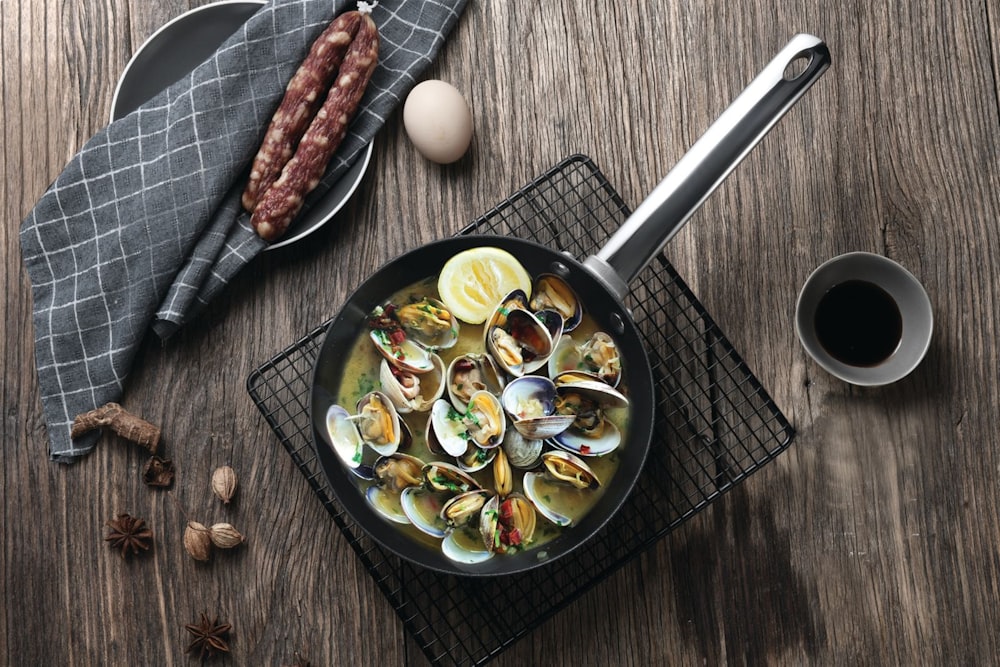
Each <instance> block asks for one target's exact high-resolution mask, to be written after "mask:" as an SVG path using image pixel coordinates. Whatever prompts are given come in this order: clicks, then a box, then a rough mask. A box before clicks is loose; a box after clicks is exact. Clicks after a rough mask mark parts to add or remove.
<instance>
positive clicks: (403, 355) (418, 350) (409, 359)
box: [368, 329, 434, 374]
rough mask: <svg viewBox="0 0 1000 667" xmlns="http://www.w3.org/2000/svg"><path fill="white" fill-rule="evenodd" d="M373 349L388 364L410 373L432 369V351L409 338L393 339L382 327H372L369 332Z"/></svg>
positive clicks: (425, 371) (426, 371)
mask: <svg viewBox="0 0 1000 667" xmlns="http://www.w3.org/2000/svg"><path fill="white" fill-rule="evenodd" d="M368 336H369V338H371V341H372V343H373V344H374V345H375V349H376V350H378V351H379V354H381V355H382V356H383V357H384V358H385V359H386V360H388V362H389V363H390V364H392V365H393V366H396V367H397V368H401V369H403V370H404V371H409V372H411V373H417V374H419V373H429V372H430V371H432V370H434V361H433V360H432V359H431V355H432V354H433V352H431V351H430V350H428V349H427V348H425V347H422V346H420V345H418V344H417V343H416V341H413V340H411V339H409V338H404V339H403V340H400V341H393V339H392V338H391V337H390V335H389V334H388V333H386V332H385V331H384V330H382V329H373V330H372V331H371V332H370V333H369V334H368Z"/></svg>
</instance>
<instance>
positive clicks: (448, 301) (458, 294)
mask: <svg viewBox="0 0 1000 667" xmlns="http://www.w3.org/2000/svg"><path fill="white" fill-rule="evenodd" d="M516 289H521V290H524V293H525V294H527V295H528V296H529V297H530V296H531V276H529V275H528V272H527V271H526V270H525V268H524V267H523V266H521V263H520V262H519V261H517V259H516V258H515V257H514V256H513V255H511V254H510V253H509V252H507V251H506V250H501V249H500V248H493V247H489V246H487V247H483V248H470V249H469V250H463V251H462V252H460V253H458V254H457V255H455V256H454V257H452V258H451V259H449V260H448V262H447V263H446V264H445V265H444V268H443V269H441V275H439V276H438V294H439V295H440V296H441V301H442V302H443V303H444V305H445V306H447V307H448V310H450V311H451V312H452V314H453V315H454V316H455V317H457V318H458V319H460V320H462V321H463V322H468V323H469V324H482V323H483V322H485V321H486V318H487V317H489V315H490V313H492V312H493V309H494V308H496V307H497V305H498V304H499V303H500V300H501V299H503V298H504V297H505V296H507V295H508V294H510V292H512V291H513V290H516Z"/></svg>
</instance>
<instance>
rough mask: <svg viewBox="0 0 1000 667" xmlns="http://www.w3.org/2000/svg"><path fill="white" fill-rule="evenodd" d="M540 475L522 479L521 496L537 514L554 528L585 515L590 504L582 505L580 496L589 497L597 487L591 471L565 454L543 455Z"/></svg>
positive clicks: (552, 453) (570, 522)
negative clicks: (522, 490)
mask: <svg viewBox="0 0 1000 667" xmlns="http://www.w3.org/2000/svg"><path fill="white" fill-rule="evenodd" d="M543 460H544V467H543V470H542V472H529V473H527V474H526V475H525V476H524V480H523V485H524V495H525V496H527V497H528V499H529V500H531V502H532V503H533V504H534V506H535V509H537V510H538V513H539V514H541V515H542V516H544V517H545V518H546V519H548V520H549V521H551V522H552V523H554V524H556V525H557V526H570V525H573V524H574V523H576V522H577V521H578V520H579V519H580V518H581V517H582V516H583V515H584V514H585V513H586V509H581V508H586V507H588V506H589V503H586V502H583V503H581V502H580V501H581V498H582V494H592V493H593V492H594V491H595V490H596V489H598V488H599V487H600V482H599V481H598V480H597V476H596V475H594V473H593V471H592V470H591V469H590V468H589V467H588V466H587V464H585V463H584V462H583V461H581V460H580V459H578V458H576V457H575V456H573V455H572V454H567V453H565V452H546V454H545V456H544V459H543Z"/></svg>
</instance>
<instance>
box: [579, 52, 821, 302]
mask: <svg viewBox="0 0 1000 667" xmlns="http://www.w3.org/2000/svg"><path fill="white" fill-rule="evenodd" d="M829 66H830V51H829V49H827V47H826V44H824V43H823V41H822V40H821V39H819V38H818V37H814V36H812V35H806V34H800V35H796V36H795V37H793V38H792V40H791V41H790V42H789V43H788V45H787V46H785V48H784V49H782V50H781V52H780V53H779V54H778V55H777V57H775V58H774V60H772V61H771V62H770V63H769V64H768V65H767V67H765V68H764V70H763V71H762V72H761V73H760V74H759V75H757V78H755V79H754V80H753V81H752V82H750V85H749V86H747V87H746V89H745V90H744V91H743V92H742V93H740V96H739V97H737V98H736V99H735V100H734V101H733V103H732V104H730V105H729V108H728V109H726V110H725V111H724V112H723V113H722V115H721V116H720V117H719V119H718V120H717V121H715V123H713V124H712V126H711V127H710V128H708V131H706V132H705V134H704V135H702V137H701V138H700V139H699V140H698V141H697V142H695V144H694V146H692V147H691V149H690V150H689V151H688V152H687V153H685V155H684V157H682V158H681V159H680V161H679V162H678V163H677V164H676V165H675V166H674V168H673V169H671V170H670V172H669V173H668V174H667V175H666V177H665V178H664V179H663V180H662V181H661V182H660V184H659V185H657V186H656V188H655V189H654V190H653V191H652V193H650V195H649V196H648V197H647V198H646V199H645V200H644V201H643V202H642V203H641V204H639V206H638V207H637V208H636V209H635V211H634V212H633V213H632V215H631V216H629V218H628V219H627V220H626V221H625V222H624V223H623V224H622V226H621V227H620V228H619V229H618V231H617V232H615V233H614V235H612V236H611V238H610V239H608V242H607V243H606V244H605V245H604V247H602V248H601V249H600V250H599V251H598V252H597V254H596V255H591V256H590V257H588V258H587V259H586V260H585V261H584V265H585V266H587V268H589V269H590V270H591V271H592V272H593V273H594V274H596V275H597V277H598V278H599V279H600V280H601V281H602V282H604V283H605V285H607V286H608V287H609V288H610V289H611V291H612V292H613V293H615V294H616V295H617V296H618V297H619V298H623V297H624V296H625V294H626V293H627V292H628V283H630V282H631V281H632V280H633V279H634V278H635V277H636V276H637V275H638V274H639V272H640V271H642V269H643V268H645V266H646V265H647V264H648V263H649V262H650V261H652V259H653V258H654V257H656V255H658V254H659V253H660V251H661V250H662V249H663V246H665V245H666V244H667V242H668V241H670V239H671V238H673V236H674V235H675V234H676V233H677V232H678V231H679V230H680V228H681V227H683V226H684V223H686V222H687V221H688V218H690V217H691V215H692V214H693V213H694V212H695V211H696V210H698V208H699V207H700V206H701V205H702V204H703V203H704V201H705V200H706V199H707V198H708V196H709V195H710V194H712V192H714V191H715V189H716V188H717V187H718V186H719V184H720V183H722V181H724V180H725V178H726V176H728V175H729V172H731V171H732V170H733V169H734V168H735V167H736V165H738V164H739V163H740V161H741V160H742V159H743V158H744V157H746V155H747V153H749V152H750V151H751V149H753V147H754V146H756V145H757V143H758V142H759V141H760V140H761V139H762V138H763V137H764V135H765V134H767V132H768V131H769V130H770V129H771V127H773V126H774V124H775V123H777V122H778V120H780V119H781V117H782V116H784V115H785V113H786V112H787V111H788V110H789V109H790V108H791V107H792V105H793V104H795V103H796V102H797V101H798V100H799V98H800V97H802V95H803V94H805V92H806V91H807V90H808V89H809V87H810V86H812V84H813V83H815V82H816V81H817V80H818V79H819V77H820V76H822V74H823V72H825V71H826V70H827V68H828V67H829Z"/></svg>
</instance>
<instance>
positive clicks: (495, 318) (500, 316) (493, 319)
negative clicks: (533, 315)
mask: <svg viewBox="0 0 1000 667" xmlns="http://www.w3.org/2000/svg"><path fill="white" fill-rule="evenodd" d="M512 310H524V311H527V310H528V295H527V294H525V293H524V290H520V289H516V290H514V291H512V292H510V293H509V294H507V296H505V297H504V298H503V299H501V300H500V303H498V304H497V306H496V308H494V309H493V312H492V313H490V316H489V317H487V318H486V323H485V325H484V326H483V331H484V332H486V331H488V330H489V329H490V327H495V326H498V327H502V326H505V325H506V324H507V316H508V315H509V314H510V312H511V311H512ZM483 342H484V343H485V342H486V341H485V340H484V341H483Z"/></svg>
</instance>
